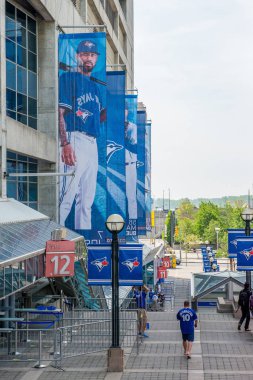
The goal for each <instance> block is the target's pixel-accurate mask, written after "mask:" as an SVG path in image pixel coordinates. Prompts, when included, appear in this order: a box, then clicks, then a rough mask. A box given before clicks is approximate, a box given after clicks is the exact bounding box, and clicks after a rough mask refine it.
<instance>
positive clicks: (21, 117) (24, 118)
mask: <svg viewBox="0 0 253 380" xmlns="http://www.w3.org/2000/svg"><path fill="white" fill-rule="evenodd" d="M17 120H18V121H19V122H20V123H23V124H25V125H27V115H22V114H21V113H17Z"/></svg>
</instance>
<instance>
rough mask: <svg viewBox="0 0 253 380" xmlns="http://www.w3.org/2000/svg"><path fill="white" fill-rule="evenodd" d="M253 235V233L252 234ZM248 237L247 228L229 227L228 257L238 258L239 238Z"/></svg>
mask: <svg viewBox="0 0 253 380" xmlns="http://www.w3.org/2000/svg"><path fill="white" fill-rule="evenodd" d="M251 236H252V237H253V235H252V234H251ZM243 237H246V235H245V230H244V229H242V228H234V229H232V228H229V229H228V257H229V258H230V259H234V258H237V238H243Z"/></svg>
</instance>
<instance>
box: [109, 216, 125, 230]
mask: <svg viewBox="0 0 253 380" xmlns="http://www.w3.org/2000/svg"><path fill="white" fill-rule="evenodd" d="M105 225H106V228H107V230H108V231H110V232H117V233H119V232H121V231H122V230H123V228H124V225H125V221H124V219H123V218H122V216H121V215H119V214H112V215H110V216H108V218H107V220H106V222H105Z"/></svg>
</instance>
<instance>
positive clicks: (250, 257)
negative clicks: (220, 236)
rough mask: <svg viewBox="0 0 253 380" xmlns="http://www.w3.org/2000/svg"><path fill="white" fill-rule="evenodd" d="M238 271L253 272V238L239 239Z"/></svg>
mask: <svg viewBox="0 0 253 380" xmlns="http://www.w3.org/2000/svg"><path fill="white" fill-rule="evenodd" d="M237 270H238V271H252V270H253V237H244V238H239V239H237Z"/></svg>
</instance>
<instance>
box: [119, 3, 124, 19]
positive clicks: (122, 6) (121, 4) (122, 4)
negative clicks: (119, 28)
mask: <svg viewBox="0 0 253 380" xmlns="http://www.w3.org/2000/svg"><path fill="white" fill-rule="evenodd" d="M119 3H120V6H121V9H122V11H123V13H124V16H125V17H126V0H119Z"/></svg>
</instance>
